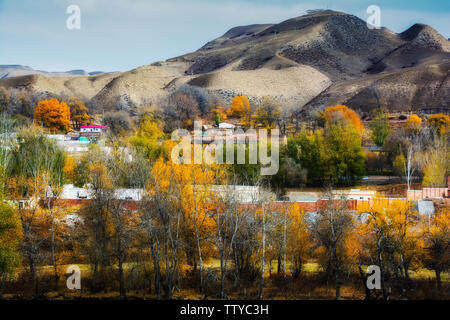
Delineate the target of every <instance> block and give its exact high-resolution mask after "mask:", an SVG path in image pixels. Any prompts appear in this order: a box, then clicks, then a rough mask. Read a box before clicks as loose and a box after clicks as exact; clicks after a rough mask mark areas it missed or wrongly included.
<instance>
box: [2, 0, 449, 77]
mask: <svg viewBox="0 0 450 320" xmlns="http://www.w3.org/2000/svg"><path fill="white" fill-rule="evenodd" d="M70 5H78V6H79V8H80V10H81V16H80V17H81V20H80V21H81V25H80V29H79V30H69V29H68V28H67V26H66V21H67V19H68V18H69V16H70V14H68V13H66V11H67V8H68V7H69V6H70ZM370 5H377V6H379V7H380V9H381V25H382V26H385V27H387V28H389V29H391V30H392V31H394V32H402V31H404V30H405V29H407V28H408V27H410V26H411V25H413V24H414V23H424V24H428V25H430V26H431V27H433V28H435V29H436V30H437V31H439V32H440V33H441V34H442V35H443V36H444V37H446V38H450V1H448V0H433V1H432V0H425V1H423V0H422V1H418V0H395V1H394V0H368V1H367V0H319V1H313V0H307V1H300V0H295V1H294V0H282V1H276V0H228V1H225V0H0V65H3V64H21V65H26V66H30V67H32V68H34V69H38V70H46V71H67V70H73V69H84V70H87V71H99V70H100V71H106V72H111V71H126V70H130V69H133V68H136V67H139V66H141V65H146V64H151V63H153V62H155V61H162V60H167V59H169V58H172V57H176V56H179V55H182V54H185V53H188V52H192V51H195V50H197V49H198V48H200V47H202V46H203V45H204V44H205V43H206V42H208V41H210V40H213V39H215V38H217V37H219V36H221V35H222V34H224V33H225V32H226V31H227V30H229V29H230V28H232V27H236V26H240V25H249V24H255V23H279V22H282V21H284V20H286V19H289V18H293V17H296V16H300V15H303V14H305V13H306V10H308V9H332V10H337V11H343V12H346V13H350V14H354V15H356V16H358V17H360V18H361V19H363V20H366V19H367V17H368V14H367V12H366V10H367V8H368V6H370Z"/></svg>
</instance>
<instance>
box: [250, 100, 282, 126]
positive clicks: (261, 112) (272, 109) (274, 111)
mask: <svg viewBox="0 0 450 320" xmlns="http://www.w3.org/2000/svg"><path fill="white" fill-rule="evenodd" d="M280 119H281V107H280V103H279V102H278V101H277V100H276V99H274V98H271V97H264V98H263V99H262V101H261V103H260V104H259V105H258V107H257V108H256V121H257V122H258V123H260V124H262V125H263V127H264V128H266V129H273V128H274V127H275V126H276V125H277V124H278V123H279V121H280Z"/></svg>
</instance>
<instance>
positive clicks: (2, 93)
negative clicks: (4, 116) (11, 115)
mask: <svg viewBox="0 0 450 320" xmlns="http://www.w3.org/2000/svg"><path fill="white" fill-rule="evenodd" d="M9 101H10V94H9V92H8V90H6V89H5V88H4V87H0V111H5V110H7V109H8V106H9Z"/></svg>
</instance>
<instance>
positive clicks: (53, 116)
mask: <svg viewBox="0 0 450 320" xmlns="http://www.w3.org/2000/svg"><path fill="white" fill-rule="evenodd" d="M34 119H35V120H36V121H38V122H39V123H41V122H42V123H43V124H44V126H46V127H47V128H50V129H51V130H56V131H67V130H69V123H70V108H69V106H68V105H67V103H65V102H64V101H62V102H59V101H58V100H57V99H50V100H43V101H39V102H38V105H37V107H36V110H35V112H34Z"/></svg>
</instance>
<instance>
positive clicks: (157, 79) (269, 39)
mask: <svg viewBox="0 0 450 320" xmlns="http://www.w3.org/2000/svg"><path fill="white" fill-rule="evenodd" d="M449 70H450V44H449V41H448V40H447V39H445V38H444V37H442V36H441V35H440V34H439V33H438V32H437V31H435V30H434V29H432V28H431V27H429V26H425V25H421V24H416V25H414V26H412V27H411V28H409V29H408V30H406V31H405V32H403V33H400V34H395V33H393V32H391V31H390V30H388V29H385V28H383V29H379V30H369V29H368V28H367V26H366V23H365V22H364V21H362V20H361V19H359V18H357V17H355V16H352V15H348V14H345V13H341V12H334V11H323V12H316V13H312V14H308V15H304V16H301V17H297V18H293V19H289V20H287V21H284V22H282V23H279V24H262V25H250V26H243V27H236V28H233V29H231V30H229V31H228V32H226V33H225V34H224V35H223V36H221V37H219V38H217V39H215V40H213V41H210V42H208V43H207V44H206V45H204V46H203V47H202V48H200V49H199V50H198V51H196V52H192V53H189V54H186V55H183V56H179V57H175V58H172V59H169V60H167V61H166V62H159V63H155V64H153V65H150V66H143V67H140V68H137V69H134V70H131V71H128V72H123V73H115V74H101V75H94V76H79V77H70V78H69V77H47V76H44V75H37V76H32V77H30V76H25V77H17V78H7V79H1V80H0V85H5V86H7V87H26V88H30V89H33V90H39V91H48V92H53V93H57V94H58V93H64V94H67V95H78V96H81V97H84V98H86V99H92V101H93V102H95V103H96V104H99V105H101V106H102V108H106V109H108V108H114V107H115V105H116V103H117V100H118V99H119V98H120V97H121V96H122V95H126V96H127V97H128V98H129V99H130V100H132V101H133V102H134V103H135V104H138V105H139V104H145V103H148V102H149V101H151V100H155V99H158V97H160V96H162V95H164V94H167V93H168V92H169V91H170V90H172V89H174V88H176V87H177V86H180V85H182V84H185V83H188V84H190V85H195V86H199V87H203V88H205V89H206V90H209V91H211V92H215V93H217V94H218V95H220V96H221V97H222V98H223V99H224V100H226V102H228V101H229V100H230V99H231V98H232V96H234V95H236V94H245V95H248V96H249V97H250V98H253V99H259V98H261V97H263V96H265V95H271V96H274V97H277V98H278V99H279V100H281V101H282V102H283V103H284V104H285V105H291V106H294V107H297V108H299V109H301V110H303V111H307V110H309V109H314V108H317V107H320V106H322V105H330V104H336V103H346V104H348V105H349V106H350V107H352V108H355V109H360V110H362V111H369V110H370V109H372V108H375V107H378V106H380V105H382V106H384V107H385V108H387V109H388V110H391V111H406V110H423V109H429V108H435V109H439V108H441V109H442V108H444V109H445V108H447V109H448V106H447V105H448V102H449V101H450V92H449V91H450V89H449V87H450V86H449V80H448V79H449Z"/></svg>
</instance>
